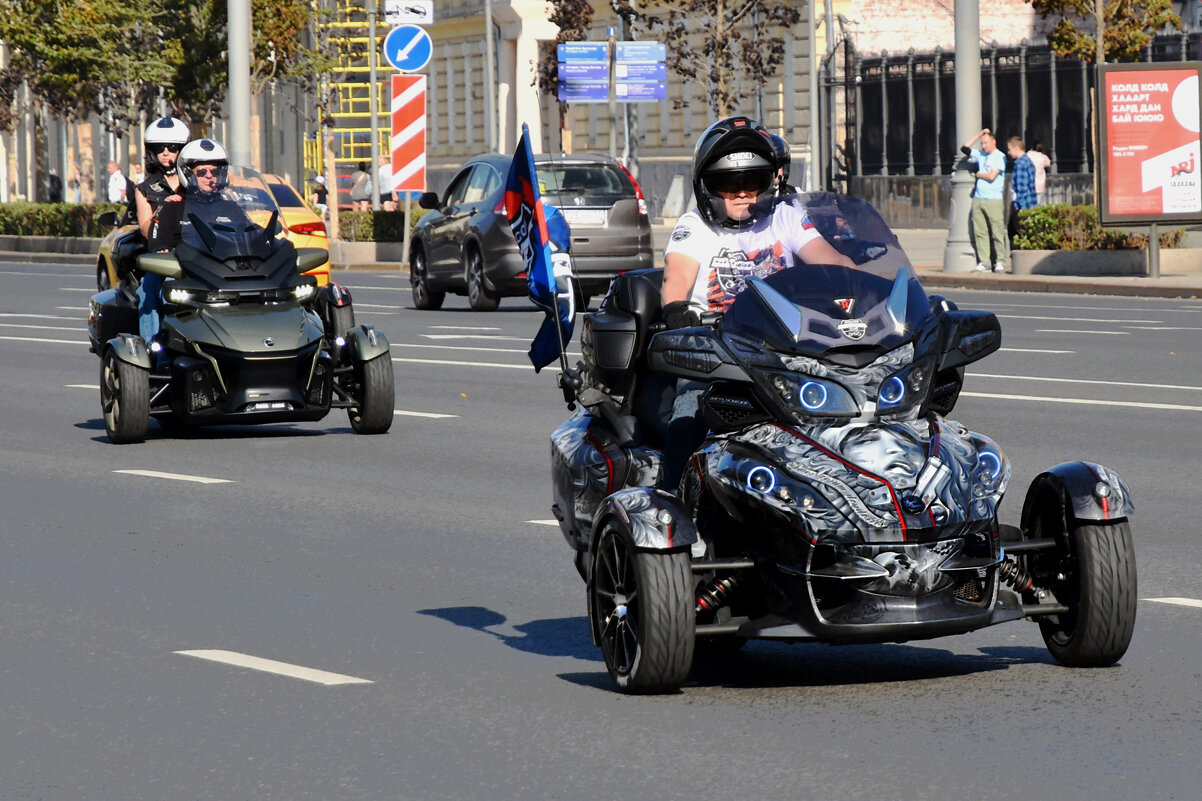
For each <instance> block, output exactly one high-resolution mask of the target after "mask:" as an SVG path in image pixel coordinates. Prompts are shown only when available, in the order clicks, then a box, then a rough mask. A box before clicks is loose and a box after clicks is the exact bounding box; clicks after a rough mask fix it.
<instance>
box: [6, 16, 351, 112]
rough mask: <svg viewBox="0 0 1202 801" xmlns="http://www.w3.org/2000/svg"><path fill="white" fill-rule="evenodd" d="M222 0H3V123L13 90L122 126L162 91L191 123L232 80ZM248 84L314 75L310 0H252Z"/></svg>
mask: <svg viewBox="0 0 1202 801" xmlns="http://www.w3.org/2000/svg"><path fill="white" fill-rule="evenodd" d="M227 5H228V4H227V0H144V1H143V2H140V3H132V4H131V3H125V2H120V0H88V2H61V0H3V3H0V41H3V42H5V43H7V45H8V49H9V63H8V65H7V66H6V67H5V68H4V69H2V70H0V130H11V128H12V123H13V119H14V114H17V113H21V111H22V110H21V109H19V108H17V107H16V106H15V102H14V101H16V100H18V99H19V98H18V89H19V87H20V86H21V85H22V83H23V82H24V81H28V83H29V87H30V90H31V92H32V95H33V99H34V102H35V103H39V104H42V105H44V106H46V107H47V108H48V109H50V110H51V111H52V112H54V113H55V114H58V115H61V116H64V117H67V118H68V119H82V118H85V117H87V116H89V115H91V114H95V115H97V116H98V117H99V118H100V119H101V121H102V123H103V124H104V125H105V127H107V128H108V129H109V130H112V131H114V132H116V133H118V134H123V133H124V132H125V131H126V130H128V129H129V128H130V127H132V126H133V125H134V123H135V122H136V121H137V120H138V118H139V115H140V113H141V112H142V111H145V110H148V109H153V108H155V107H156V104H157V99H158V97H159V92H160V89H161V90H162V92H163V97H164V99H165V100H166V102H167V104H168V106H170V107H171V108H172V109H174V111H173V113H175V114H176V115H178V116H181V117H183V118H184V119H186V120H188V121H190V122H192V123H201V122H204V121H208V120H210V119H212V117H213V116H214V115H215V114H216V113H217V112H219V111H220V108H221V104H222V102H223V101H224V99H225V94H226V89H227V84H228V82H229V76H228V70H227V62H226V49H227V38H226V31H227V27H228V26H227V19H226V17H227ZM251 13H252V16H253V19H254V29H253V30H254V40H253V42H252V49H253V53H252V58H251V70H252V73H253V74H252V85H253V89H254V90H255V91H258V90H261V89H262V87H263V86H264V85H265V84H266V82H268V81H270V80H273V79H274V78H277V77H280V76H285V75H287V76H301V77H311V76H312V75H313V74H314V72H315V71H316V69H317V68H319V67H323V66H325V65H327V64H328V63H330V62H329V59H327V58H325V57H324V56H323V55H322V53H321V52H320V48H315V47H314V45H313V43H312V37H311V36H309V34H308V32H309V29H310V23H311V18H312V15H313V13H314V12H313V9H312V6H311V5H310V4H309V3H298V2H295V0H252V2H251Z"/></svg>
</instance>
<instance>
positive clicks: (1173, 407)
mask: <svg viewBox="0 0 1202 801" xmlns="http://www.w3.org/2000/svg"><path fill="white" fill-rule="evenodd" d="M960 397H962V398H993V399H995V400H1019V401H1040V402H1043V403H1069V404H1074V403H1077V404H1081V405H1082V406H1126V407H1128V408H1130V409H1166V410H1168V411H1174V412H1202V406H1182V405H1180V404H1176V403H1137V402H1135V401H1111V400H1097V399H1096V398H1043V397H1040V396H1038V395H999V394H995V393H992V392H961V393H960Z"/></svg>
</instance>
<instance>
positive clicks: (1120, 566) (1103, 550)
mask: <svg viewBox="0 0 1202 801" xmlns="http://www.w3.org/2000/svg"><path fill="white" fill-rule="evenodd" d="M1067 544H1068V548H1067V551H1061V553H1060V554H1059V557H1060V558H1059V560H1058V562H1057V563H1056V565H1055V570H1054V573H1049V574H1048V578H1047V579H1045V580H1047V581H1048V582H1049V585H1050V589H1051V590H1052V592H1053V594H1054V595H1055V596H1056V600H1057V601H1059V602H1060V603H1062V604H1064V605H1065V606H1067V607H1069V610H1070V611H1069V612H1068V613H1067V614H1063V615H1055V616H1050V617H1045V618H1041V619H1040V621H1039V629H1040V631H1041V632H1042V634H1043V641H1044V643H1045V644H1046V645H1047V647H1048V651H1049V652H1050V653H1051V654H1052V657H1053V658H1055V660H1056V661H1057V662H1059V663H1060V664H1062V665H1067V666H1068V667H1108V666H1110V665H1113V664H1114V663H1115V662H1117V661H1118V660H1119V659H1120V658H1122V656H1123V654H1124V653H1126V652H1127V646H1128V645H1130V643H1131V635H1132V632H1133V631H1134V629H1135V608H1136V601H1137V590H1136V575H1135V546H1134V543H1133V541H1132V539H1131V527H1130V526H1129V525H1128V523H1127V521H1125V520H1124V521H1120V522H1117V523H1089V524H1083V525H1076V526H1073V527H1071V528H1070V530H1069V531H1068V536H1067Z"/></svg>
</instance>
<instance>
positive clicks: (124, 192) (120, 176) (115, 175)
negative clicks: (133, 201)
mask: <svg viewBox="0 0 1202 801" xmlns="http://www.w3.org/2000/svg"><path fill="white" fill-rule="evenodd" d="M107 169H108V171H109V186H108V199H109V203H127V202H129V194H128V186H129V181H128V180H126V178H125V173H123V172H121V165H119V164H118V163H117V162H115V161H110V162H109V163H108V168H107Z"/></svg>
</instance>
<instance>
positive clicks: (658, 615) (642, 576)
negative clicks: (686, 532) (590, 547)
mask: <svg viewBox="0 0 1202 801" xmlns="http://www.w3.org/2000/svg"><path fill="white" fill-rule="evenodd" d="M692 587H693V580H692V571H691V569H690V557H689V553H688V551H687V550H686V551H672V552H662V551H640V550H637V549H636V548H635V547H634V539H633V537H631V535H630V532H629V531H628V530H627V528H626V526H625V525H624V524H622V523H620V522H618V521H615V520H611V521H610V522H608V523H606V524H605V527H604V528H603V529H602V530H601V534H600V537H599V538H598V541H597V551H596V555H595V557H594V562H593V572H592V581H591V582H590V586H589V592H590V595H591V598H590V601H591V604H592V609H593V615H594V617H593V619H594V620H595V621H596V625H597V629H598V632H599V634H600V637H599V638H598V639H599V640H600V643H601V651H602V654H603V655H604V657H605V667H606V669H607V670H608V671H609V675H610V677H611V678H612V679H613V680H614V683H615V684H616V685H617V686H618V689H619V690H621V691H622V692H624V693H665V692H673V691H675V690H678V689H679V688H680V685H681V684H683V683H684V681H685V679H686V678H688V675H689V670H690V669H691V668H692V665H693V645H694V633H693V594H692Z"/></svg>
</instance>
